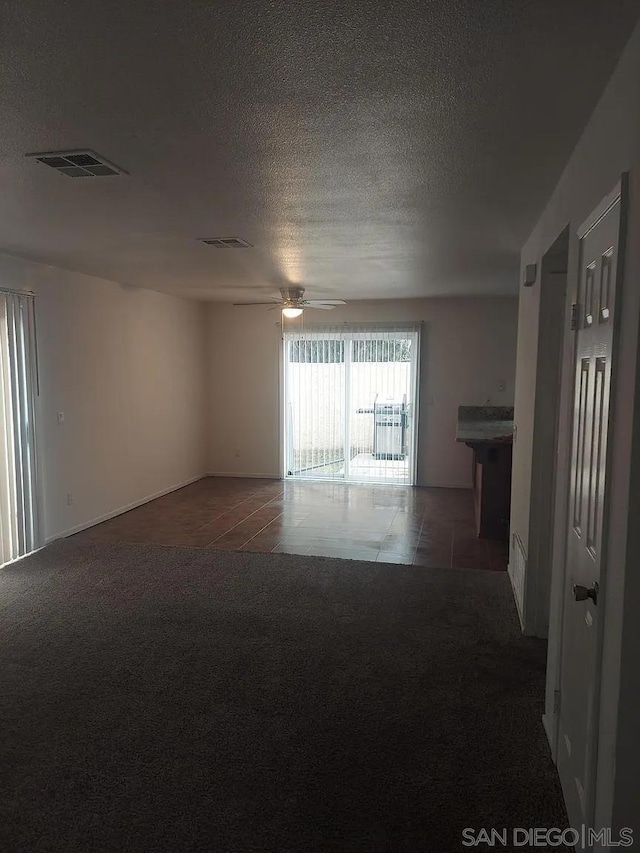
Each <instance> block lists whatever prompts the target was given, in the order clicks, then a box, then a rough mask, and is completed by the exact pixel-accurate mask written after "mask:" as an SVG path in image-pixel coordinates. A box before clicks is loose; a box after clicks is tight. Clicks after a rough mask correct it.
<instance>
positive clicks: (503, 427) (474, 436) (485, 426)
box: [456, 406, 513, 444]
mask: <svg viewBox="0 0 640 853" xmlns="http://www.w3.org/2000/svg"><path fill="white" fill-rule="evenodd" d="M508 440H513V408H511V407H506V406H459V407H458V422H457V425H456V441H461V442H464V443H465V444H467V443H469V444H471V443H473V444H476V443H487V442H494V441H499V442H504V441H508Z"/></svg>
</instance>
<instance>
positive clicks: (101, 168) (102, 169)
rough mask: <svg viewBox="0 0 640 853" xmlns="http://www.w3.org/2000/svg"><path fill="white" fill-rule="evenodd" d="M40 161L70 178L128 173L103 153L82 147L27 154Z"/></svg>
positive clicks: (101, 176)
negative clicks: (106, 158)
mask: <svg viewBox="0 0 640 853" xmlns="http://www.w3.org/2000/svg"><path fill="white" fill-rule="evenodd" d="M25 156H26V157H34V158H35V159H36V160H37V161H38V162H39V163H44V165H45V166H50V167H51V168H52V169H55V170H56V171H58V172H61V173H62V174H63V175H67V177H69V178H107V177H111V176H112V175H126V174H127V173H126V172H125V171H124V169H121V168H120V167H119V166H114V164H113V163H110V162H109V161H108V160H105V158H104V157H103V156H102V155H101V154H96V152H95V151H89V150H88V149H82V150H80V151H51V152H44V153H41V154H26V155H25Z"/></svg>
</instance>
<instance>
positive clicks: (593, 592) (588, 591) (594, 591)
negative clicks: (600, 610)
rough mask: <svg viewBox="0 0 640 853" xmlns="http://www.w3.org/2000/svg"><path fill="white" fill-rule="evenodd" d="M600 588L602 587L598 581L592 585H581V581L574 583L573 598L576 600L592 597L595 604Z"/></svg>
mask: <svg viewBox="0 0 640 853" xmlns="http://www.w3.org/2000/svg"><path fill="white" fill-rule="evenodd" d="M599 589H600V587H599V586H598V583H597V581H596V582H594V583H593V584H592V585H591V586H590V587H588V586H581V585H580V584H579V583H574V585H573V598H574V600H575V601H586V600H587V599H588V598H590V599H591V600H592V601H593V603H594V604H597V603H598V590H599Z"/></svg>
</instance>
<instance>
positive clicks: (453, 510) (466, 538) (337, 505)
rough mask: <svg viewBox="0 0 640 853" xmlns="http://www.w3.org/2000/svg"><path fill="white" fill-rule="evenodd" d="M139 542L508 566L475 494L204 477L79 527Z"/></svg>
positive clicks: (106, 538) (97, 538)
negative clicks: (486, 534)
mask: <svg viewBox="0 0 640 853" xmlns="http://www.w3.org/2000/svg"><path fill="white" fill-rule="evenodd" d="M75 538H76V539H77V540H80V541H87V542H89V541H90V542H140V543H149V544H155V545H184V546H191V547H198V548H226V549H230V550H233V551H273V552H288V553H292V554H316V555H319V556H327V557H345V558H347V559H357V560H371V561H379V562H385V563H412V564H413V565H418V566H433V567H439V568H467V569H494V570H504V569H506V564H507V543H503V542H493V541H489V540H486V539H478V538H477V536H476V534H475V530H474V517H473V500H472V493H471V491H468V490H464V489H423V488H412V487H409V486H360V485H353V484H348V483H319V482H318V483H302V482H295V481H280V480H255V479H251V480H250V479H246V480H245V479H236V478H224V477H207V478H205V479H203V480H199V481H198V482H197V483H193V484H192V485H190V486H186V487H185V488H183V489H179V490H178V491H176V492H172V493H171V494H169V495H165V496H164V497H161V498H158V499H157V500H154V501H150V502H149V503H147V504H144V505H143V506H141V507H138V508H137V509H133V510H131V511H130V512H127V513H124V514H123V515H119V516H117V517H116V518H113V519H111V520H109V521H105V522H103V523H102V524H98V525H96V526H95V527H91V528H89V529H88V530H84V531H82V532H81V533H77V534H76V536H75Z"/></svg>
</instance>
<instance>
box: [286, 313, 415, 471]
mask: <svg viewBox="0 0 640 853" xmlns="http://www.w3.org/2000/svg"><path fill="white" fill-rule="evenodd" d="M344 325H345V326H347V327H348V326H352V327H353V328H352V330H351V331H353V333H354V334H357V333H358V332H362V333H367V332H372V333H373V332H376V331H385V332H388V331H389V329H391V328H396V327H397V330H398V331H402V330H403V329H402V327H403V325H406V327H407V328H406V331H408V332H409V333H410V334H411V335H414V336H415V341H416V353H415V358H413V359H412V360H411V368H410V372H409V376H410V379H409V381H410V383H411V387H412V388H413V393H414V400H413V406H412V412H411V415H410V417H411V420H412V424H411V448H410V459H409V479H410V482H409V483H408V484H402V483H398V484H395V483H387V484H385V483H381V484H380V485H407V486H409V487H413V486H417V485H418V451H419V442H418V428H419V418H420V397H421V393H420V391H421V389H420V364H421V359H422V333H423V325H424V324H423V322H422V321H419V322H417V323H415V324H414V323H406V324H405V323H403V322H402V321H401V322H399V323H397V324H396V323H389V324H380V323H373V324H371V326H370V329H368V328H367V327H368V325H369V324H366V323H352V324H350V323H345V324H344ZM277 326H279V331H280V344H279V347H278V362H279V364H278V367H279V370H278V374H279V382H278V411H279V435H278V464H279V471H280V479H281V480H289V479H292V478H291V477H289V475H288V473H287V467H288V466H287V454H286V447H285V445H286V431H287V386H286V381H287V380H286V339H285V331H286V329H285V325H284V323H283V322H279V323H277ZM332 328H333V327H331V326H328V327H327V331H328V332H329V333H330V331H331V329H332ZM320 330H321V329H320V327H311V328H310V329H309V331H320ZM347 333H348V332H347ZM347 369H348V368H347ZM347 378H348V377H347ZM345 381H346V380H345ZM347 387H348V383H347ZM345 422H346V424H348V422H349V412H346V417H345ZM345 432H346V431H345ZM346 434H348V433H346ZM345 446H346V445H345ZM345 462H346V460H345ZM345 471H348V465H347V466H346V467H345ZM330 482H332V483H340V482H343V483H349V482H351V481H350V480H349V479H348V478H347V477H346V476H345V477H344V478H342V479H335V480H331V481H330Z"/></svg>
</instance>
